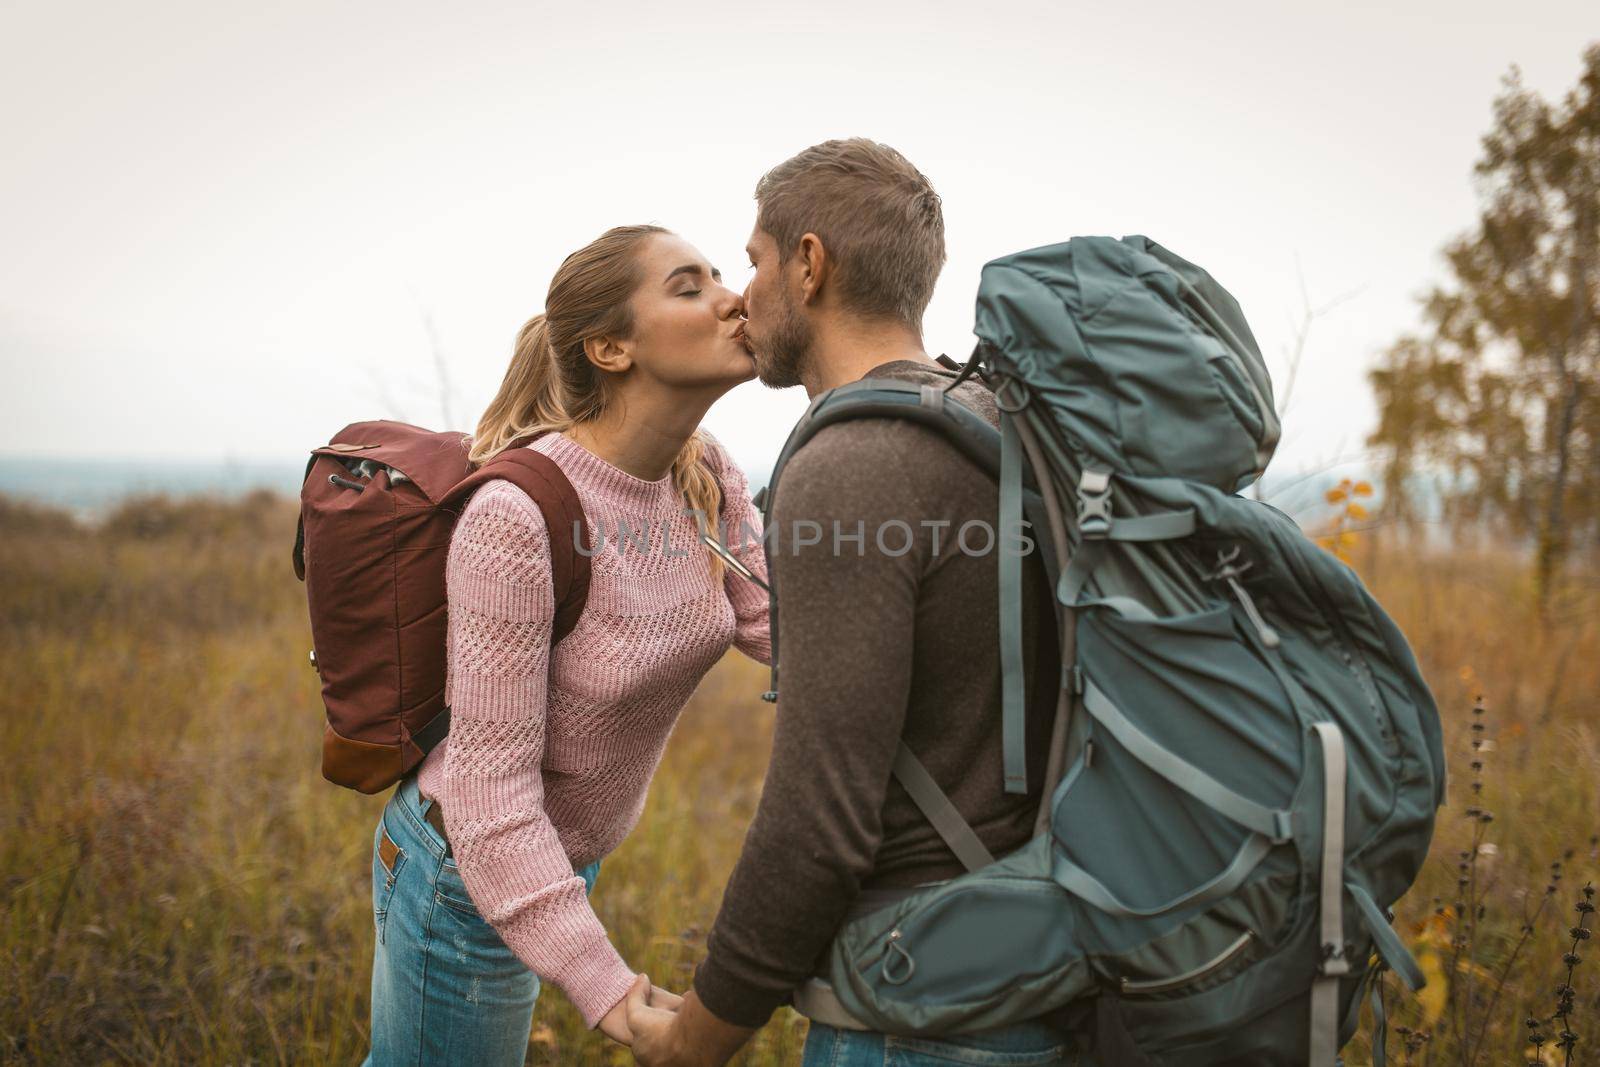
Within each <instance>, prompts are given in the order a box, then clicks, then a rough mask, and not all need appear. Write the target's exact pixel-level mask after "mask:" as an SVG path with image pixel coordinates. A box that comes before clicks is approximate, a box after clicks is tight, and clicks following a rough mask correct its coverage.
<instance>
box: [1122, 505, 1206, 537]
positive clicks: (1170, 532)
mask: <svg viewBox="0 0 1600 1067" xmlns="http://www.w3.org/2000/svg"><path fill="white" fill-rule="evenodd" d="M1192 533H1194V511H1193V510H1191V509H1188V508H1185V509H1184V510H1183V511H1157V512H1155V513H1153V514H1150V515H1129V516H1127V517H1125V518H1121V519H1112V520H1111V529H1109V530H1107V531H1106V539H1107V540H1108V541H1170V540H1172V539H1173V538H1175V537H1188V536H1189V535H1190V534H1192Z"/></svg>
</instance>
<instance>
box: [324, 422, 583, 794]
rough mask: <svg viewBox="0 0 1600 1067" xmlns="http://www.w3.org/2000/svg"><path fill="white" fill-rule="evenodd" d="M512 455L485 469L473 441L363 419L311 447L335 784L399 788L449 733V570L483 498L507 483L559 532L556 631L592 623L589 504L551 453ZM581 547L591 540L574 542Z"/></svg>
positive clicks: (553, 557)
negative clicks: (457, 535) (455, 546)
mask: <svg viewBox="0 0 1600 1067" xmlns="http://www.w3.org/2000/svg"><path fill="white" fill-rule="evenodd" d="M531 440H533V438H532V437H526V438H521V439H519V440H517V441H514V442H512V446H511V447H509V448H507V449H506V450H505V451H503V452H501V453H500V454H499V455H497V456H495V457H494V458H493V459H491V460H489V461H488V462H487V463H485V464H483V466H481V467H479V468H477V469H476V470H475V469H474V468H473V465H472V464H471V463H470V462H469V461H468V460H467V438H466V437H465V436H464V435H462V434H459V433H434V432H432V431H430V430H424V429H422V428H421V427H419V426H410V425H407V424H406V423H403V422H388V421H379V422H358V423H354V424H353V425H350V426H346V427H345V428H344V429H343V430H340V431H339V432H338V433H336V434H334V435H333V440H332V441H330V442H328V444H327V446H326V447H323V448H316V449H312V452H311V460H310V462H309V463H307V464H306V477H305V483H304V484H303V485H302V486H301V489H300V523H299V529H298V530H297V531H296V534H295V542H294V573H295V576H296V577H298V578H300V579H301V580H303V581H304V582H305V583H306V599H307V600H308V601H309V603H310V606H311V639H312V643H313V645H314V647H313V649H312V652H311V664H312V666H313V667H314V668H315V669H316V671H317V673H318V675H319V676H320V677H321V678H322V700H323V703H324V704H325V705H326V706H327V712H328V723H327V728H326V730H324V732H323V738H322V776H323V777H324V778H326V779H328V781H330V782H334V783H336V784H338V785H343V786H349V787H350V788H351V789H358V790H360V791H361V792H363V793H376V792H378V791H379V790H381V789H384V788H386V787H388V786H391V785H393V784H394V783H395V782H397V781H399V780H400V779H401V778H402V777H403V776H404V775H405V774H406V773H407V772H409V771H410V770H412V769H413V768H414V767H416V766H417V764H419V763H421V762H422V758H423V757H424V756H426V755H427V754H428V752H429V751H430V750H432V749H433V747H434V746H435V745H437V744H438V743H439V741H440V740H441V739H443V738H444V736H445V734H446V733H447V732H449V729H450V709H449V708H448V707H446V706H445V702H444V680H445V647H446V629H445V627H446V619H445V579H444V572H445V561H446V559H447V557H448V555H449V550H450V532H451V530H452V529H454V527H455V522H456V518H457V517H458V516H459V514H460V511H461V509H462V508H463V507H464V506H465V505H466V502H467V499H468V498H469V497H470V496H471V495H472V491H473V490H474V489H476V488H477V487H478V486H480V485H482V484H483V483H484V482H486V481H488V480H489V479H491V478H504V479H506V480H507V481H509V482H511V483H513V484H514V485H516V486H517V487H518V488H520V489H521V490H522V491H523V492H525V493H527V494H528V496H529V497H531V498H532V499H533V502H534V503H535V504H537V505H538V506H539V511H540V512H541V513H542V514H543V516H544V524H545V528H546V529H547V530H548V531H549V535H550V564H551V568H552V570H553V572H554V587H555V601H556V616H555V629H554V632H553V634H552V636H551V643H552V644H554V643H555V642H556V641H559V640H561V638H563V637H565V636H566V635H567V634H568V633H570V632H571V630H572V628H573V626H575V625H576V624H577V621H578V616H579V615H581V614H583V605H584V600H585V598H586V597H587V595H588V591H589V559H588V557H587V556H585V555H583V554H582V553H580V552H578V551H576V545H577V544H584V545H587V544H589V543H590V542H589V535H588V527H587V525H586V524H585V522H584V516H583V507H582V505H581V504H580V503H579V501H578V496H577V493H576V492H575V491H574V490H573V488H572V484H571V483H570V482H568V481H567V478H566V476H565V475H564V474H562V473H561V468H560V467H558V466H556V464H555V463H554V462H553V461H552V460H551V459H550V458H549V457H547V456H545V455H543V454H541V453H538V452H534V451H531V450H530V449H526V448H521V447H518V446H520V445H525V444H527V443H528V442H529V441H531ZM574 538H581V541H578V542H576V543H575V541H574Z"/></svg>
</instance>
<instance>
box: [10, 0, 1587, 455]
mask: <svg viewBox="0 0 1600 1067" xmlns="http://www.w3.org/2000/svg"><path fill="white" fill-rule="evenodd" d="M1117 6H1118V5H1109V4H1104V3H1079V2H1076V0H1070V2H1060V0H1058V2H1053V3H1015V2H1006V0H988V2H984V3H963V4H956V3H947V2H943V0H919V2H915V3H882V2H875V0H854V2H850V3H836V2H833V0H826V2H810V3H802V2H792V3H785V4H743V5H728V4H722V3H708V2H689V3H680V4H669V3H659V2H658V3H650V4H635V3H627V4H614V3H578V2H572V0H569V2H566V3H561V4H539V3H527V2H524V3H498V4H474V3H456V4H438V3H426V4H423V3H413V2H407V0H387V2H385V3H382V4H377V3H371V4H367V3H360V4H357V3H335V4H330V3H309V2H301V0H282V2H274V3H269V4H262V3H251V4H244V3H234V2H227V0H206V2H203V3H202V2H172V0H154V2H151V3H145V4H131V3H122V2H115V3H110V2H107V3H77V2H71V0H51V2H48V3H32V2H29V3H22V4H17V3H14V2H8V0H0V132H3V135H4V161H3V166H0V359H3V360H4V370H5V387H4V389H3V390H0V455H13V456H15V455H19V454H26V455H40V456H93V455H105V454H107V452H108V451H114V452H118V453H121V454H124V455H127V456H130V457H138V458H158V457H190V458H205V457H216V458H233V459H250V460H255V459H275V458H279V457H284V458H290V457H293V456H294V455H296V454H297V453H298V454H301V455H303V454H304V450H305V449H307V448H309V447H311V446H313V445H315V444H318V443H321V442H324V441H326V440H327V439H328V437H329V435H330V434H331V433H332V432H333V431H335V430H337V429H338V428H339V427H340V426H342V425H344V424H345V423H348V422H353V421H358V420H361V419H367V418H377V417H401V418H406V419H409V420H411V421H415V422H422V423H424V424H427V425H430V426H434V427H438V428H443V427H444V425H445V419H446V415H447V414H448V416H449V419H450V421H451V423H452V424H453V425H454V426H455V427H457V428H460V429H468V430H469V429H471V427H472V425H473V424H474V423H475V422H476V419H477V416H478V413H479V412H480V410H481V409H482V407H483V405H484V404H485V403H486V402H487V401H488V399H489V398H490V396H491V395H492V394H493V391H494V389H495V387H496V386H497V385H498V383H499V380H500V376H501V374H502V373H503V372H504V369H505V365H506V362H507V360H508V358H509V356H510V352H511V342H512V338H513V336H514V335H515V332H516V330H517V328H518V326H520V325H521V323H522V322H523V321H524V320H525V319H526V318H527V317H528V316H529V315H531V314H534V313H535V312H537V311H539V310H541V309H542V307H543V301H544V293H545V290H546V287H547V286H548V284H549V279H550V275H551V272H552V271H553V270H554V268H555V267H556V265H557V264H558V263H559V262H560V261H561V259H562V258H563V257H564V256H565V255H566V254H567V253H568V252H570V251H572V250H573V249H575V248H577V247H579V246H580V245H582V244H584V243H585V242H587V241H588V240H589V239H591V238H592V237H594V236H596V235H597V234H598V233H599V232H600V231H602V230H604V229H605V228H607V227H609V226H612V225H617V224H621V223H633V222H640V221H653V222H658V223H661V224H664V225H667V226H669V227H672V228H673V229H675V230H677V231H678V232H680V233H682V234H683V235H684V236H685V237H687V238H688V239H689V240H690V241H691V242H693V243H694V244H696V245H697V246H698V247H699V248H700V249H701V250H702V251H703V252H704V253H705V254H706V255H707V256H708V257H709V258H710V259H711V260H712V262H713V263H716V264H717V265H718V266H720V267H721V268H722V270H723V271H724V273H725V274H726V276H727V279H728V281H729V282H730V284H733V285H735V286H736V287H738V286H742V285H743V284H744V281H745V280H746V279H747V277H748V270H747V267H746V261H745V259H744V256H743V251H742V249H743V246H744V241H745V238H746V236H747V235H748V233H749V229H750V224H751V222H752V219H753V209H754V205H753V202H752V200H751V192H752V189H753V187H754V184H755V181H756V179H757V178H758V177H759V176H760V175H761V174H762V172H763V171H765V170H766V169H767V168H768V167H770V166H772V165H773V164H775V163H777V162H779V161H781V160H783V159H784V158H786V157H787V156H789V155H791V154H793V153H794V152H796V151H798V150H799V149H801V148H804V147H805V146H807V145H809V144H812V143H814V142H816V141H820V140H825V139H827V138H829V137H838V136H852V135H864V136H868V137H872V138H875V139H877V140H881V141H884V142H887V143H889V144H892V145H894V146H895V147H896V148H898V149H900V150H901V151H902V152H904V153H905V154H906V155H907V156H909V157H910V158H911V160H912V161H913V162H914V163H916V164H917V165H918V166H919V167H920V168H921V169H922V170H923V171H924V173H926V174H927V175H928V176H929V177H930V178H931V179H932V181H933V183H934V185H935V186H936V187H937V188H938V190H939V192H940V194H941V195H942V196H943V198H944V204H945V218H946V225H947V229H948V235H949V248H950V262H949V265H948V266H947V267H946V269H945V272H944V276H943V278H942V279H941V281H940V284H939V288H938V291H937V293H936V295H935V297H934V302H933V306H932V308H931V309H930V312H929V316H928V320H927V331H926V334H927V341H928V345H929V348H930V351H933V352H939V351H947V352H949V353H950V354H951V355H953V356H956V357H957V358H965V356H966V355H967V353H968V352H969V351H970V349H971V345H972V338H971V323H972V303H973V295H974V292H975V286H976V283H977V278H978V271H979V268H980V267H981V265H982V264H983V263H984V262H985V261H986V260H988V259H991V258H994V257H996V256H1000V255H1004V254H1006V253H1008V252H1012V251H1015V250H1017V249H1021V248H1025V247H1030V246H1034V245H1040V244H1047V243H1052V242H1055V241H1058V240H1062V239H1064V238H1066V237H1068V236H1071V235H1073V234H1080V233H1109V234H1113V235H1119V236H1120V235H1122V234H1128V233H1145V234H1149V235H1150V236H1151V237H1153V238H1155V239H1156V240H1158V241H1160V242H1161V243H1163V244H1165V245H1167V246H1168V247H1169V248H1171V249H1173V250H1174V251H1176V252H1178V253H1179V254H1181V255H1183V256H1185V257H1187V258H1189V259H1192V260H1194V261H1196V262H1198V263H1200V264H1201V265H1203V266H1205V267H1207V268H1208V269H1209V270H1210V271H1211V272H1212V274H1213V275H1215V276H1216V277H1217V279H1218V280H1219V281H1221V282H1222V284H1223V285H1225V286H1227V287H1228V288H1229V289H1230V290H1231V291H1232V292H1233V293H1234V295H1235V296H1236V297H1238V298H1239V300H1240V302H1241V303H1242V304H1243V305H1244V309H1245V312H1246V314H1247V315H1248V317H1249V318H1250V321H1251V323H1252V325H1253V326H1254V328H1255V331H1256V334H1257V336H1258V338H1259V339H1260V340H1261V342H1262V346H1263V348H1264V349H1265V350H1266V352H1267V355H1268V357H1269V361H1270V362H1271V363H1272V365H1273V366H1274V369H1275V372H1276V373H1277V377H1278V380H1279V387H1280V388H1281V385H1282V382H1281V378H1282V375H1281V370H1280V368H1281V367H1282V360H1283V356H1284V355H1285V353H1286V352H1287V350H1288V349H1289V347H1290V345H1291V344H1292V342H1293V338H1294V335H1295V330H1296V327H1297V320H1298V319H1299V316H1300V314H1301V311H1302V294H1301V278H1302V277H1303V279H1304V284H1305V287H1306V290H1307V291H1308V292H1309V295H1310V299H1311V301H1312V303H1313V304H1314V305H1322V304H1326V303H1328V302H1332V301H1335V300H1337V299H1339V298H1342V297H1348V299H1346V300H1345V301H1344V302H1343V303H1341V304H1339V305H1338V306H1337V307H1336V308H1334V309H1333V310H1331V311H1329V312H1328V313H1327V314H1326V315H1325V316H1323V317H1322V318H1320V319H1318V320H1317V321H1316V322H1315V324H1314V325H1313V327H1312V330H1311V333H1310V336H1309V341H1308V344H1307V347H1306V357H1305V366H1304V369H1303V370H1302V373H1301V377H1300V380H1299V383H1298V385H1297V386H1296V388H1295V395H1294V403H1293V406H1292V407H1291V410H1290V412H1289V415H1288V418H1287V422H1286V437H1285V443H1284V445H1283V446H1282V447H1281V448H1280V450H1279V458H1278V461H1277V464H1278V466H1279V468H1280V469H1283V470H1292V469H1297V468H1303V467H1307V466H1310V465H1312V464H1315V463H1317V462H1319V461H1322V460H1325V459H1327V458H1330V457H1332V456H1334V455H1336V454H1339V453H1341V452H1342V451H1350V450H1354V449H1357V448H1359V447H1360V444H1361V439H1362V436H1363V435H1364V434H1365V432H1366V431H1367V430H1368V429H1369V428H1370V426H1371V424H1372V407H1371V403H1370V400H1369V398H1368V390H1367V386H1366V381H1365V377H1364V371H1365V369H1366V368H1367V367H1368V366H1369V365H1370V364H1371V362H1372V361H1373V359H1374V357H1375V356H1376V354H1377V353H1378V352H1379V351H1381V349H1382V348H1383V346H1384V345H1385V344H1386V343H1388V342H1389V341H1391V340H1392V339H1393V338H1394V337H1395V336H1396V335H1397V334H1398V333H1400V332H1402V331H1404V330H1406V329H1408V328H1411V327H1412V326H1414V325H1415V323H1416V321H1417V318H1416V310H1415V301H1414V298H1415V296H1416V295H1417V294H1418V293H1419V292H1421V291H1422V289H1423V288H1424V287H1425V286H1426V285H1427V284H1428V283H1429V282H1430V281H1434V280H1437V279H1439V278H1440V277H1441V276H1442V266H1441V262H1440V260H1439V258H1438V255H1437V253H1438V249H1439V247H1440V246H1441V244H1442V243H1443V242H1444V241H1446V240H1447V239H1448V238H1450V237H1451V236H1452V235H1454V234H1455V233H1457V232H1459V231H1461V230H1462V229H1463V228H1465V227H1466V226H1467V225H1469V224H1470V222H1471V220H1472V218H1473V210H1474V199H1473V195H1472V186H1471V173H1470V172H1471V166H1472V163H1473V161H1474V160H1475V158H1476V156H1477V152H1478V139H1479V137H1480V136H1481V135H1482V133H1483V132H1484V131H1485V130H1486V128H1487V126H1488V123H1489V117H1490V102H1491V100H1492V98H1493V96H1494V94H1495V93H1496V91H1497V89H1498V86H1499V81H1500V78H1501V76H1502V75H1503V74H1504V73H1505V71H1506V70H1507V68H1508V67H1509V65H1510V64H1512V63H1516V64H1518V65H1520V66H1521V67H1522V69H1523V71H1524V73H1525V76H1526V79H1527V81H1528V82H1529V83H1530V84H1532V85H1533V86H1534V87H1536V88H1539V89H1540V90H1542V91H1544V92H1545V93H1546V94H1561V93H1564V92H1565V91H1566V90H1567V89H1568V88H1569V87H1570V86H1571V85H1572V84H1573V83H1574V81H1575V79H1576V76H1577V72H1578V68H1579V61H1580V59H1579V57H1580V53H1581V51H1582V48H1583V46H1584V44H1585V43H1586V42H1588V41H1592V40H1595V39H1600V7H1597V5H1596V4H1594V3H1593V0H1524V2H1520V3H1514V4H1513V3H1494V4H1489V3H1480V2H1477V0H1450V2H1436V0H1429V2H1425V3H1398V4H1397V3H1393V2H1389V3H1383V4H1376V3H1371V4H1369V3H1352V2H1345V3H1323V4H1315V5H1312V4H1305V3H1270V4H1269V3H1260V4H1238V3H1216V2H1213V3H1208V4H1195V3H1191V2H1177V0H1148V2H1145V3H1141V4H1138V5H1121V7H1122V11H1121V12H1118V11H1116V10H1114V8H1116V7H1117ZM436 347H437V350H438V351H439V352H441V353H442V354H443V356H444V363H445V366H446V368H447V373H448V377H449V381H450V384H451V387H452V396H451V399H450V402H449V405H448V412H447V411H446V407H445V405H444V404H442V403H441V390H440V388H439V381H438V376H437V375H436V373H435V370H434V356H433V353H434V351H435V348H436ZM804 403H805V401H804V397H803V395H802V394H801V393H800V391H799V390H791V391H788V392H783V393H775V392H773V391H771V390H768V389H766V388H765V387H763V386H761V385H760V384H758V383H754V382H752V383H749V384H747V385H744V386H741V387H740V388H738V389H736V390H734V391H733V392H732V393H730V394H729V395H728V396H727V397H725V398H724V399H723V400H722V401H721V402H720V403H719V404H718V405H717V406H716V407H715V408H713V410H712V411H711V413H710V415H709V416H708V426H709V428H710V429H711V430H712V431H713V432H714V433H716V434H717V435H718V436H719V437H721V438H722V439H723V440H724V441H725V442H727V443H728V444H729V446H730V447H731V448H732V449H733V450H734V452H735V454H736V455H737V456H738V457H739V458H740V459H741V460H742V461H743V462H744V463H745V464H746V465H747V466H749V467H751V468H752V469H760V470H764V469H765V467H766V466H767V465H768V464H769V463H770V461H771V459H772V457H773V456H774V455H775V454H776V451H777V448H778V446H779V445H780V444H781V440H782V437H783V434H784V433H785V432H786V431H787V429H788V427H789V425H790V423H791V422H792V421H793V419H794V417H795V416H797V415H798V414H799V412H800V411H801V410H802V409H803V407H804Z"/></svg>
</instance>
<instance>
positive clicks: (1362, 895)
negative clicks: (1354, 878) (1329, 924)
mask: <svg viewBox="0 0 1600 1067" xmlns="http://www.w3.org/2000/svg"><path fill="white" fill-rule="evenodd" d="M1346 888H1347V889H1349V890H1350V896H1351V899H1353V900H1354V901H1355V902H1356V907H1357V908H1359V909H1361V918H1362V919H1363V920H1364V922H1365V925H1366V927H1367V932H1368V933H1370V934H1371V935H1372V940H1373V943H1374V944H1376V945H1377V946H1378V955H1380V956H1382V957H1383V962H1384V963H1387V964H1388V965H1389V969H1390V970H1392V971H1394V973H1395V974H1398V975H1399V976H1400V980H1401V981H1402V982H1404V983H1405V984H1406V988H1407V989H1409V990H1411V991H1412V992H1413V993H1415V992H1416V991H1417V990H1419V989H1421V988H1422V987H1423V986H1425V985H1427V984H1428V980H1427V978H1426V977H1424V976H1423V974H1422V968H1420V967H1418V966H1417V961H1416V958H1415V957H1413V956H1412V955H1411V950H1410V949H1408V948H1406V945H1405V942H1404V941H1401V940H1400V935H1399V934H1396V933H1395V932H1394V927H1392V926H1390V925H1389V920H1388V919H1386V918H1384V916H1383V910H1382V909H1381V908H1379V907H1378V902H1377V901H1375V900H1373V899H1372V894H1371V893H1368V892H1367V891H1366V890H1365V889H1363V888H1361V887H1360V886H1358V885H1356V884H1355V883H1354V882H1352V883H1350V884H1349V885H1348V886H1347V887H1346Z"/></svg>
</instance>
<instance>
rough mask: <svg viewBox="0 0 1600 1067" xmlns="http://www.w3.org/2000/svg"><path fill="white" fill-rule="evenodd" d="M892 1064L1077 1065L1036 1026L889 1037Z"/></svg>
mask: <svg viewBox="0 0 1600 1067" xmlns="http://www.w3.org/2000/svg"><path fill="white" fill-rule="evenodd" d="M886 1040H887V1042H888V1046H889V1048H890V1049H891V1050H893V1052H894V1053H895V1054H896V1055H895V1057H894V1060H895V1062H904V1063H907V1064H929V1065H932V1064H962V1065H968V1067H1057V1065H1067V1064H1075V1063H1077V1062H1078V1061H1077V1053H1076V1051H1075V1049H1074V1048H1073V1046H1072V1045H1071V1044H1070V1043H1069V1042H1066V1041H1064V1040H1063V1039H1062V1038H1061V1037H1060V1036H1059V1035H1058V1034H1056V1033H1054V1032H1053V1031H1051V1030H1049V1029H1048V1028H1046V1027H1044V1026H1042V1025H1040V1024H1036V1023H1019V1024H1017V1025H1016V1026H1008V1027H1001V1028H999V1029H995V1030H988V1031H979V1032H977V1033H971V1034H952V1035H950V1036H948V1037H944V1038H918V1037H892V1036H891V1037H889V1038H887V1039H886Z"/></svg>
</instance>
